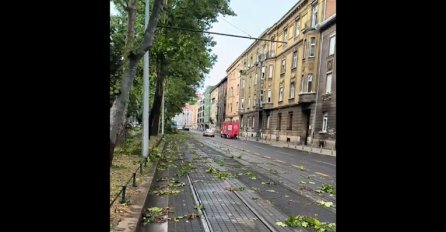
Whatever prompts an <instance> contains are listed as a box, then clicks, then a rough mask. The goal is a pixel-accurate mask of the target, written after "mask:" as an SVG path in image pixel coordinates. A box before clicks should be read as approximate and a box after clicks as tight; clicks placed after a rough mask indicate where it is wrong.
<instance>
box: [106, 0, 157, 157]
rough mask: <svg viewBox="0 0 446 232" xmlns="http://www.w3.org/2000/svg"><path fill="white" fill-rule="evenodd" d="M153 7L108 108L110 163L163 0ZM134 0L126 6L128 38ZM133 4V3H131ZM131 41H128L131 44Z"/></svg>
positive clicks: (132, 20) (133, 24) (130, 38)
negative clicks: (142, 39)
mask: <svg viewBox="0 0 446 232" xmlns="http://www.w3.org/2000/svg"><path fill="white" fill-rule="evenodd" d="M155 1H156V2H155V4H154V8H153V10H152V14H151V17H150V23H149V26H148V27H147V28H146V30H145V32H144V41H143V42H142V43H141V44H140V46H139V47H138V48H137V49H136V50H135V51H132V52H130V54H129V55H128V56H127V58H128V68H127V69H125V71H124V73H123V78H122V81H121V89H120V90H121V93H120V94H119V95H118V97H117V98H116V100H115V102H113V106H112V108H111V110H110V165H111V164H112V161H113V152H114V149H115V145H116V137H117V134H118V132H119V127H120V125H121V123H122V121H123V119H124V116H125V115H124V109H125V108H126V107H127V102H128V100H129V93H130V89H131V88H132V86H133V80H134V79H135V74H136V68H137V65H138V62H139V61H140V60H141V58H142V57H143V56H144V53H145V52H147V51H148V50H149V49H150V47H151V46H152V44H153V39H154V37H155V30H156V26H157V25H158V20H159V18H160V16H161V13H162V11H163V4H164V0H155ZM136 2H137V1H136V0H130V6H129V7H128V11H129V22H128V23H129V27H128V28H129V29H131V28H133V30H129V32H128V35H129V36H128V38H127V39H128V40H127V42H129V40H132V39H133V36H132V35H131V33H132V32H134V30H135V29H134V28H135V19H136ZM132 4H133V5H132ZM132 11H134V12H135V17H133V16H132V13H130V12H132ZM131 45H132V43H131V42H130V43H129V46H131Z"/></svg>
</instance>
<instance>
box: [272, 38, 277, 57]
mask: <svg viewBox="0 0 446 232" xmlns="http://www.w3.org/2000/svg"><path fill="white" fill-rule="evenodd" d="M271 40H272V42H271V56H274V53H275V52H276V42H274V41H275V38H274V36H272V37H271Z"/></svg>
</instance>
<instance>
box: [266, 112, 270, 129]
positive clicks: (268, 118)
mask: <svg viewBox="0 0 446 232" xmlns="http://www.w3.org/2000/svg"><path fill="white" fill-rule="evenodd" d="M270 120H271V115H269V114H268V115H267V116H266V129H269V124H270Z"/></svg>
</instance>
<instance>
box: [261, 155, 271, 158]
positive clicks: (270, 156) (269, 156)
mask: <svg viewBox="0 0 446 232" xmlns="http://www.w3.org/2000/svg"><path fill="white" fill-rule="evenodd" d="M263 157H265V158H267V159H271V156H266V155H264V156H263Z"/></svg>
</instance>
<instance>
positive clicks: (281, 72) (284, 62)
mask: <svg viewBox="0 0 446 232" xmlns="http://www.w3.org/2000/svg"><path fill="white" fill-rule="evenodd" d="M285 69H286V59H283V60H282V65H280V74H284V73H285Z"/></svg>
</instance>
